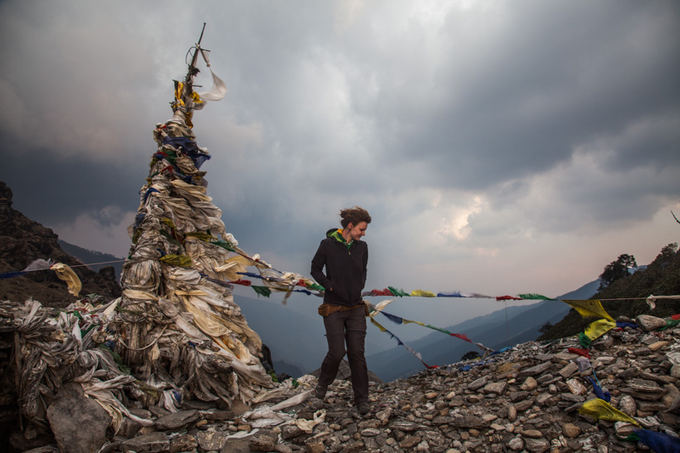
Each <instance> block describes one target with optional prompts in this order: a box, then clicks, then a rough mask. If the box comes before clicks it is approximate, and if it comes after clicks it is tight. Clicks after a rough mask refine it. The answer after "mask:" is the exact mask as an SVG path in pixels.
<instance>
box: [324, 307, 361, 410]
mask: <svg viewBox="0 0 680 453" xmlns="http://www.w3.org/2000/svg"><path fill="white" fill-rule="evenodd" d="M323 324H324V327H326V340H327V341H328V353H327V354H326V357H325V358H324V360H323V363H322V364H321V374H320V375H319V385H320V386H321V387H324V388H326V387H328V386H329V385H330V384H331V383H332V382H333V380H334V379H335V376H336V375H337V374H338V367H339V366H340V362H341V361H342V358H343V357H344V356H345V344H347V358H348V361H349V368H350V370H351V371H352V388H353V390H354V404H359V403H361V402H367V401H368V368H367V367H366V358H365V357H364V343H365V340H366V315H365V313H364V310H363V309H361V307H357V308H356V309H354V310H346V311H337V312H335V313H332V314H330V315H328V316H325V317H324V318H323Z"/></svg>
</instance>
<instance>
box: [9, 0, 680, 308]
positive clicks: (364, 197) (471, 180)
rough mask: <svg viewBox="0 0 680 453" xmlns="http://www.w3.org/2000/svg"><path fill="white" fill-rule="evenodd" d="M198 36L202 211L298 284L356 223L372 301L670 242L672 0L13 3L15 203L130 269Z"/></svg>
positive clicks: (676, 195) (535, 278)
mask: <svg viewBox="0 0 680 453" xmlns="http://www.w3.org/2000/svg"><path fill="white" fill-rule="evenodd" d="M204 21H205V22H207V28H206V32H205V37H204V40H203V44H204V46H205V47H207V48H208V49H211V50H212V52H211V54H210V55H211V61H212V64H213V68H214V70H215V71H216V73H217V74H218V75H219V76H220V77H221V78H222V79H223V80H224V81H225V82H226V84H227V87H228V90H229V91H228V93H227V96H226V98H225V99H224V100H222V101H220V102H218V103H212V104H210V105H208V107H207V108H206V109H205V110H203V111H200V112H197V114H196V116H195V124H196V126H195V129H194V130H195V133H196V134H197V137H198V141H199V144H200V145H202V146H206V147H207V148H208V150H209V152H210V153H211V154H212V156H213V158H212V160H210V161H208V163H206V164H205V165H204V166H203V168H202V169H203V170H207V172H208V174H207V179H208V181H209V193H210V195H211V196H212V197H213V198H214V201H215V204H216V205H217V206H219V207H220V208H222V210H223V220H224V222H225V224H226V226H227V230H228V231H230V232H232V233H233V234H234V235H235V236H236V238H237V239H238V240H239V242H240V244H241V246H242V247H243V248H244V249H245V250H247V251H248V252H250V253H260V254H261V255H262V257H263V258H264V259H266V260H267V261H269V262H271V263H272V264H274V265H275V266H276V267H277V268H279V269H285V270H290V271H296V272H299V273H302V274H305V275H309V261H310V259H311V256H312V255H313V253H314V251H315V250H316V247H317V246H318V243H319V241H320V240H321V239H322V237H323V234H324V232H325V231H326V229H328V228H330V227H332V226H335V225H337V222H338V216H337V213H338V211H339V209H340V208H342V207H348V206H352V205H361V206H363V207H365V208H367V209H368V210H369V211H370V212H371V214H372V215H373V223H372V224H371V225H370V227H369V230H368V234H367V236H366V241H367V242H368V243H369V247H370V262H369V266H370V268H369V282H368V286H369V287H380V288H382V287H385V286H387V285H394V286H399V287H403V288H405V289H416V288H425V289H432V290H435V291H444V290H456V289H458V290H461V291H475V292H482V293H487V294H491V295H500V294H516V293H519V292H526V291H535V292H541V293H544V294H547V295H553V296H554V295H559V294H562V293H564V292H567V291H570V290H572V289H575V288H576V287H578V286H580V285H581V284H583V283H586V282H588V281H590V280H592V279H594V278H595V277H596V276H597V275H598V274H600V273H601V271H602V269H603V268H604V266H605V265H606V264H608V263H609V262H611V261H613V260H614V259H616V257H618V255H620V254H621V253H631V254H633V255H635V257H636V258H637V260H638V263H640V264H645V263H648V262H649V261H651V260H652V259H653V258H654V257H655V256H656V255H657V253H658V252H659V251H660V249H661V248H662V247H663V246H664V245H666V244H668V243H670V242H676V241H678V236H679V235H680V234H679V233H680V225H678V224H677V223H675V221H674V220H673V217H672V216H671V213H670V212H671V210H673V211H674V212H676V214H679V213H680V83H679V82H678V81H679V80H680V4H679V3H678V2H675V1H647V2H639V1H633V0H631V1H622V0H612V1H607V0H597V1H592V0H577V1H574V0H565V1H556V0H555V1H543V0H540V1H539V0H536V1H525V0H512V1H484V0H475V1H468V0H464V1H424V0H423V1H418V2H412V1H397V0H389V1H361V0H349V1H335V2H331V1H324V2H318V1H304V2H300V1H286V2H272V1H228V2H227V1H202V2H186V1H184V2H178V1H163V2H160V1H148V2H131V1H118V2H91V1H86V0H83V1H30V2H29V1H19V0H14V1H13V0H10V1H2V2H0V36H1V38H2V39H1V40H0V61H2V67H3V70H2V72H1V73H0V96H1V97H2V99H3V100H4V105H3V108H2V109H1V110H0V139H1V141H0V143H1V145H0V152H1V155H2V164H1V165H0V180H3V181H5V182H7V183H8V184H9V185H10V187H11V188H12V190H13V191H14V206H15V208H17V209H19V210H21V211H22V212H24V214H26V215H28V216H29V217H31V218H33V219H35V220H38V221H40V222H41V223H43V224H45V225H47V226H50V227H51V228H53V229H54V230H55V231H56V232H57V233H58V234H59V235H60V236H61V237H62V238H63V239H65V240H67V241H69V242H72V243H75V244H78V245H81V246H84V247H87V248H90V249H95V250H99V251H103V252H109V253H113V254H115V255H118V256H124V255H126V254H127V251H128V248H129V245H130V239H129V237H128V235H127V227H128V225H129V224H130V223H131V222H132V219H133V217H134V215H135V212H136V209H137V206H138V201H139V199H138V191H139V189H140V187H141V186H142V185H143V184H144V183H145V181H144V179H145V177H146V176H147V172H148V163H149V161H150V159H151V155H152V154H153V153H154V151H155V145H154V143H153V140H152V134H151V132H152V130H153V128H154V125H155V124H156V123H158V122H163V121H165V120H166V119H168V118H169V117H170V115H171V112H170V109H169V101H170V100H171V97H172V79H173V78H174V79H177V78H181V77H183V75H184V72H185V68H186V66H185V53H186V51H187V50H188V48H189V47H190V46H191V45H192V44H193V43H194V42H195V41H196V40H197V38H198V34H199V32H200V29H201V25H202V23H203V22H204ZM204 80H205V83H206V84H208V79H207V78H206V79H204Z"/></svg>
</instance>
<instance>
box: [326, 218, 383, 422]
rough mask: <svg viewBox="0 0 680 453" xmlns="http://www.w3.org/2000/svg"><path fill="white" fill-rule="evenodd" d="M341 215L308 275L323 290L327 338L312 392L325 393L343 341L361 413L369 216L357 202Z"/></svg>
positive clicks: (364, 400) (363, 411)
mask: <svg viewBox="0 0 680 453" xmlns="http://www.w3.org/2000/svg"><path fill="white" fill-rule="evenodd" d="M340 218H341V222H340V224H341V225H342V229H336V228H332V229H330V230H328V232H327V233H326V239H324V240H322V241H321V244H320V245H319V249H318V250H317V251H316V254H315V255H314V258H313V259H312V277H314V279H315V280H316V281H317V282H318V283H319V284H320V285H322V286H323V287H324V288H325V289H326V291H325V293H324V298H323V302H324V303H323V304H322V305H321V306H320V307H319V314H321V315H322V316H323V317H324V319H323V323H324V327H325V328H326V340H327V341H328V353H327V354H326V357H325V358H324V360H323V363H322V365H321V374H320V375H319V382H318V384H317V387H316V390H315V395H316V397H317V398H319V399H323V398H324V397H325V396H326V390H327V389H328V386H329V385H330V384H331V383H332V382H333V380H334V379H335V376H336V375H337V373H338V367H339V366H340V362H341V361H342V358H343V356H344V355H345V344H346V345H347V357H348V359H349V367H350V370H351V371H352V389H353V390H354V404H355V405H356V407H357V410H358V411H359V413H360V414H361V415H364V414H366V413H368V411H369V410H370V408H369V405H368V368H367V367H366V358H365V357H364V342H365V339H366V305H365V304H364V303H363V301H362V299H361V290H362V289H364V285H365V284H366V264H367V263H368V246H367V245H366V243H365V242H364V241H361V240H360V239H361V238H362V237H363V236H364V235H365V234H366V228H367V227H368V224H369V223H371V216H370V215H369V214H368V211H366V210H365V209H363V208H360V207H358V206H355V207H354V208H350V209H343V210H342V211H340ZM324 266H325V268H326V273H325V274H324V273H323V268H324Z"/></svg>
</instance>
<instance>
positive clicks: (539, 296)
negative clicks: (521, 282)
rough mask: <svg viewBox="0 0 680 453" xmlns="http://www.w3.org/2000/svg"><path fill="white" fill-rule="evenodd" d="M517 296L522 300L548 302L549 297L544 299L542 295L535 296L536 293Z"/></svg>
mask: <svg viewBox="0 0 680 453" xmlns="http://www.w3.org/2000/svg"><path fill="white" fill-rule="evenodd" d="M518 296H519V297H520V298H522V299H529V300H550V298H549V297H546V296H544V295H542V294H536V293H526V294H518Z"/></svg>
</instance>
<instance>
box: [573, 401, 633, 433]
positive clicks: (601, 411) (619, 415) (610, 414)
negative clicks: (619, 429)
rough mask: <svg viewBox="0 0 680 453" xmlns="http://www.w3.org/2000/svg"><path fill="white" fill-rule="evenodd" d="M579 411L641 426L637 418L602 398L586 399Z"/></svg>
mask: <svg viewBox="0 0 680 453" xmlns="http://www.w3.org/2000/svg"><path fill="white" fill-rule="evenodd" d="M578 411H579V413H581V414H585V415H590V416H592V417H595V418H596V419H598V420H600V419H602V420H610V421H613V422H615V421H621V422H627V423H632V424H634V425H636V426H640V424H639V423H638V422H637V420H635V419H634V418H632V417H630V416H629V415H626V414H625V413H623V412H621V411H620V410H618V409H616V408H614V407H613V406H612V405H611V404H609V403H608V402H606V401H605V400H603V399H600V398H594V399H592V400H588V401H586V402H585V403H583V405H582V406H581V407H580V408H579V409H578Z"/></svg>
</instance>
